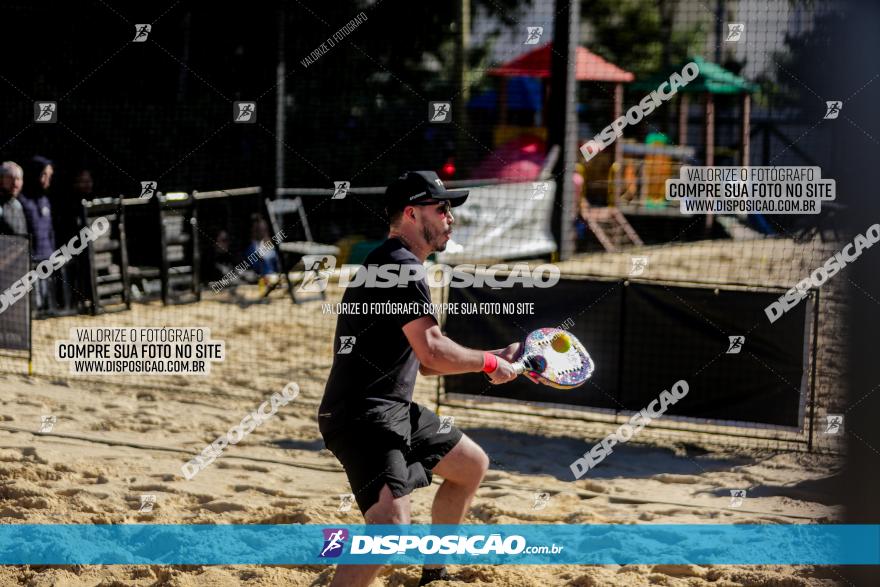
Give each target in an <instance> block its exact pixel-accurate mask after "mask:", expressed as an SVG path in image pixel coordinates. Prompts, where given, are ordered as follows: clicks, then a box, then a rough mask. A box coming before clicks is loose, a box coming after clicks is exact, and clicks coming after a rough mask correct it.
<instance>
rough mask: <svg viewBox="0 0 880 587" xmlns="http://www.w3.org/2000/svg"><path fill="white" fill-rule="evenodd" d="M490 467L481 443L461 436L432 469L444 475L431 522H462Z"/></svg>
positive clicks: (433, 507) (432, 510) (428, 566)
mask: <svg viewBox="0 0 880 587" xmlns="http://www.w3.org/2000/svg"><path fill="white" fill-rule="evenodd" d="M488 470H489V457H488V456H486V453H485V452H484V451H483V449H482V448H480V446H479V445H478V444H477V443H476V442H474V441H473V440H471V439H470V438H468V437H467V436H462V437H461V440H460V441H459V442H458V444H456V445H455V447H454V448H453V449H452V450H451V451H449V453H447V455H446V456H445V457H443V458H442V459H440V462H439V463H437V466H436V467H434V469H433V472H434V473H436V474H438V475H440V476H441V477H443V483H442V484H441V485H440V489H438V490H437V495H435V496H434V504H433V505H432V506H431V522H432V523H434V524H461V523H462V521H464V518H465V516H466V515H467V512H468V510H469V509H470V507H471V501H473V499H474V495H476V493H477V489H479V488H480V483H481V482H482V481H483V477H484V476H485V475H486V471H488ZM442 567H443V565H425V566H424V568H425V569H439V568H442Z"/></svg>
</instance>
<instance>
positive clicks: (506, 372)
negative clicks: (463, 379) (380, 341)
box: [403, 316, 516, 383]
mask: <svg viewBox="0 0 880 587" xmlns="http://www.w3.org/2000/svg"><path fill="white" fill-rule="evenodd" d="M403 333H404V334H405V335H406V338H407V340H408V341H409V344H410V346H411V347H412V349H413V351H414V352H415V354H416V357H418V359H419V362H420V363H421V364H422V368H421V369H420V372H421V373H422V374H423V375H453V374H457V373H479V372H480V371H482V370H483V353H484V351H478V350H474V349H469V348H467V347H463V346H461V345H460V344H458V343H456V342H455V341H453V340H452V339H451V338H449V337H448V336H446V335H445V334H443V333H442V332H441V331H440V326H438V325H437V322H436V321H435V320H434V318H433V317H432V316H422V317H421V318H417V319H416V320H413V321H411V322H409V323H408V324H406V325H405V326H404V327H403ZM493 354H494V353H493ZM490 377H491V378H492V381H493V383H505V382H507V381H510V380H512V379H514V378H515V377H516V373H515V372H514V370H513V367H512V366H511V365H510V363H509V362H508V361H507V360H505V359H504V358H503V357H500V356H499V357H498V367H497V368H496V369H495V371H494V372H492V374H490Z"/></svg>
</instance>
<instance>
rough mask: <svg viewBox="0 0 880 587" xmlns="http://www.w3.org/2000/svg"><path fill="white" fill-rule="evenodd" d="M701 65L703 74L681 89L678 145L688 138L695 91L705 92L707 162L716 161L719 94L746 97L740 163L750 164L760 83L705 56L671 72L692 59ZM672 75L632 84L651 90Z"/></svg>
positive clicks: (698, 92) (744, 98) (660, 75)
mask: <svg viewBox="0 0 880 587" xmlns="http://www.w3.org/2000/svg"><path fill="white" fill-rule="evenodd" d="M691 61H692V62H694V63H696V64H697V67H698V68H699V69H700V74H699V75H698V76H697V78H696V79H694V80H692V81H691V82H690V83H688V84H687V85H686V86H683V87H681V88H679V89H678V93H679V94H681V98H680V100H681V101H680V103H679V109H678V144H679V145H683V144H685V142H686V141H687V120H688V106H689V104H690V95H691V94H703V95H704V96H705V98H704V100H705V105H706V133H705V136H706V162H705V165H713V164H714V161H715V100H714V96H716V95H724V96H728V95H736V94H739V95H741V96H742V128H741V135H740V137H741V141H740V144H741V150H740V163H741V164H742V165H748V163H749V134H750V129H749V117H750V112H751V95H752V93H754V92H756V91H757V90H758V86H757V85H756V84H753V83H751V82H749V81H747V80H745V79H744V78H741V77H740V76H738V75H736V74H735V73H733V72H730V71H728V70H726V69H724V68H723V67H721V66H720V65H718V64H717V63H712V62H711V61H706V60H705V59H703V58H702V57H692V58H691V59H690V61H687V62H682V63H679V64H678V66H676V67H674V68H671V69H670V71H681V70H682V69H684V66H685V65H687V64H688V63H690V62H691ZM668 79H669V76H668V75H666V74H659V75H655V76H651V77H648V78H644V79H641V80H639V81H638V82H635V83H634V84H632V86H631V87H633V88H634V89H638V90H645V91H651V90H654V89H656V88H657V86H659V85H660V84H661V83H663V82H665V81H667V80H668Z"/></svg>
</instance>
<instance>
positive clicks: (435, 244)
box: [422, 226, 449, 252]
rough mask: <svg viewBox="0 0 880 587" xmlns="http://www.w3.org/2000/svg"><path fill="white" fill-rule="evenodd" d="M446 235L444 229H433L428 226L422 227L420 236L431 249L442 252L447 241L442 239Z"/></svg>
mask: <svg viewBox="0 0 880 587" xmlns="http://www.w3.org/2000/svg"><path fill="white" fill-rule="evenodd" d="M445 235H446V232H445V231H442V230H441V231H436V232H435V231H433V230H431V228H430V227H429V226H423V227H422V238H423V239H425V242H426V243H428V244H429V245H431V250H433V251H437V252H443V251H445V250H446V243H447V242H449V241H448V240H447V241H444V240H442V239H443V237H444V236H445Z"/></svg>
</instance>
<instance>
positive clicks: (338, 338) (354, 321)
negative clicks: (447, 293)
mask: <svg viewBox="0 0 880 587" xmlns="http://www.w3.org/2000/svg"><path fill="white" fill-rule="evenodd" d="M389 264H390V265H392V266H393V268H394V269H393V274H394V276H395V277H396V276H397V275H400V274H401V273H403V274H404V275H412V274H413V272H414V270H413V269H410V270H409V271H406V270H404V271H403V272H401V271H399V269H398V267H402V266H404V265H418V266H421V262H420V261H419V260H418V258H416V256H415V255H413V254H412V253H411V252H410V251H409V250H408V249H407V248H406V247H404V246H403V243H401V242H400V241H399V240H397V239H396V238H389V239H388V240H386V241H385V242H384V243H382V244H381V245H380V246H379V247H377V248H376V249H374V250H373V251H372V252H370V254H369V255H367V258H366V259H365V260H364V267H361V268H360V269H359V270H358V271H360V272H367V275H369V271H368V270H367V268H368V267H370V266H372V265H389ZM373 272H374V273H375V274H377V275H379V277H378V280H379V281H385V282H386V283H387V282H388V279H387V276H388V273H385V277H382V276H381V275H380V274H379V273H378V272H377V271H376V270H375V269H374V270H373ZM355 282H357V280H355ZM341 303H342V304H343V310H345V309H348V310H352V309H354V308H355V307H357V308H358V309H359V313H353V312H351V311H348V312H346V311H343V312H341V313H340V314H339V316H338V318H337V322H336V334H335V336H334V340H333V353H334V354H333V367H332V368H331V369H330V377H329V379H328V380H327V385H326V386H325V387H324V398H323V399H322V400H321V406H320V408H319V410H318V413H319V418H318V422H319V426H320V428H321V431H322V433H326V432H328V431H332V430H334V429H336V428H337V427H341V426H344V425H345V422H346V421H351V420H353V419H358V420H366V421H374V422H377V423H380V424H382V425H384V426H386V427H388V428H391V429H400V430H401V432H403V431H404V430H405V429H406V428H407V424H408V418H409V406H410V403H411V402H412V395H413V388H414V387H415V381H416V375H417V374H418V370H419V361H418V359H417V358H416V355H415V353H414V352H413V350H412V347H410V345H409V341H408V340H407V338H406V335H405V334H404V333H403V326H405V325H406V324H407V323H409V322H411V321H413V320H416V319H418V318H421V317H422V316H432V315H433V314H432V313H431V308H430V305H431V290H430V289H429V288H428V283H427V281H426V280H425V279H424V278H423V279H421V280H416V279H413V278H410V279H408V280H407V281H406V282H405V283H403V284H402V287H401V286H395V287H375V286H373V287H371V286H370V285H369V283H367V284H364V285H360V286H357V287H353V286H349V287H348V288H347V289H346V291H345V294H343V296H342V302H341ZM355 304H357V306H355ZM380 304H381V307H380V306H379V305H380ZM350 337H354V339H353V340H352V339H351V338H350ZM404 436H406V434H404Z"/></svg>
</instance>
